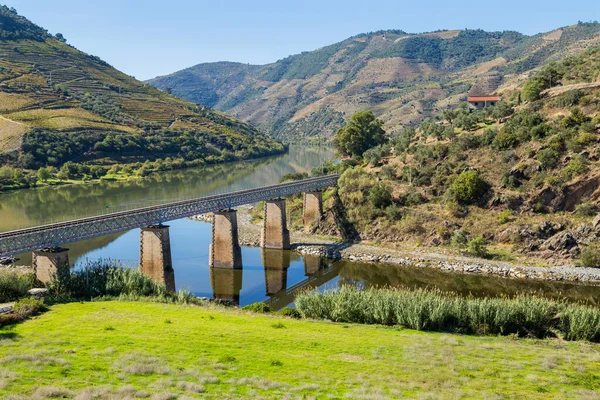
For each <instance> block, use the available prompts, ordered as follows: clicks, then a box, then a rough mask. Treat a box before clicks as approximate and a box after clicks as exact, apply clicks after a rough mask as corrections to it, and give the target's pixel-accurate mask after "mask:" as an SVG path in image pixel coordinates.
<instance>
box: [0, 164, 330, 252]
mask: <svg viewBox="0 0 600 400" xmlns="http://www.w3.org/2000/svg"><path fill="white" fill-rule="evenodd" d="M337 179H338V175H327V176H321V177H316V178H310V179H303V180H300V181H294V182H289V183H283V184H278V185H271V186H265V187H262V188H256V189H249V190H242V191H237V192H231V193H227V194H220V195H212V196H206V197H201V198H197V199H192V200H183V201H176V202H172V203H168V204H161V205H155V206H149V207H143V208H137V209H133V210H128V211H119V212H111V213H104V214H101V215H96V216H94V217H86V218H81V219H76V220H71V221H65V222H58V223H53V224H47V225H42V226H37V227H33V228H26V229H19V230H14V231H10V232H4V233H0V257H2V256H10V255H14V254H19V253H22V252H25V251H31V250H36V249H40V248H45V247H53V246H60V245H64V244H67V243H72V242H75V241H79V240H83V239H89V238H93V237H97V236H104V235H108V234H111V233H117V232H122V231H126V230H130V229H135V228H139V227H142V226H149V225H156V224H160V223H163V222H168V221H173V220H176V219H180V218H186V217H190V216H193V215H198V214H204V213H207V212H211V211H216V210H220V209H227V208H233V207H237V206H240V205H244V204H252V203H256V202H259V201H262V200H268V199H273V198H277V197H285V196H289V195H293V194H297V193H302V192H308V191H311V190H316V189H322V188H325V187H328V186H335V185H336V184H337Z"/></svg>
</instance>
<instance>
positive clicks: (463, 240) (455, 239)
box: [450, 229, 468, 248]
mask: <svg viewBox="0 0 600 400" xmlns="http://www.w3.org/2000/svg"><path fill="white" fill-rule="evenodd" d="M450 242H451V244H452V246H454V247H458V248H460V247H464V246H465V245H466V244H467V242H468V240H467V234H466V233H465V232H464V231H463V230H462V229H459V230H457V231H454V233H453V234H452V238H451V239H450Z"/></svg>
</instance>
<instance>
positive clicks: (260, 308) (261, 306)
mask: <svg viewBox="0 0 600 400" xmlns="http://www.w3.org/2000/svg"><path fill="white" fill-rule="evenodd" d="M242 310H244V311H251V312H255V313H260V314H267V313H270V312H272V311H273V310H272V309H271V307H269V306H268V305H266V304H265V303H261V302H257V303H252V304H248V305H247V306H244V307H242Z"/></svg>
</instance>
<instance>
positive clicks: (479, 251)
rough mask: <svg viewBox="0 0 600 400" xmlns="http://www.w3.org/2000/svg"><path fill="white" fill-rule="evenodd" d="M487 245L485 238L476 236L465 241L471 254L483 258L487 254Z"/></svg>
mask: <svg viewBox="0 0 600 400" xmlns="http://www.w3.org/2000/svg"><path fill="white" fill-rule="evenodd" d="M487 245H488V241H487V240H485V239H484V238H483V237H481V236H477V237H475V238H473V239H472V240H470V241H469V242H468V243H467V248H468V250H469V253H470V254H471V255H472V256H475V257H482V258H485V257H487V256H488V255H489V252H488V249H487Z"/></svg>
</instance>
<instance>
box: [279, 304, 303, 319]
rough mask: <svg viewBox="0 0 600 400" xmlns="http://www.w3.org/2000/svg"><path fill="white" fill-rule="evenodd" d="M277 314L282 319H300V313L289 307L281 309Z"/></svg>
mask: <svg viewBox="0 0 600 400" xmlns="http://www.w3.org/2000/svg"><path fill="white" fill-rule="evenodd" d="M279 314H281V315H283V316H284V317H290V318H301V317H302V316H301V315H300V311H298V310H296V309H295V308H291V307H284V308H282V309H281V311H279Z"/></svg>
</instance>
